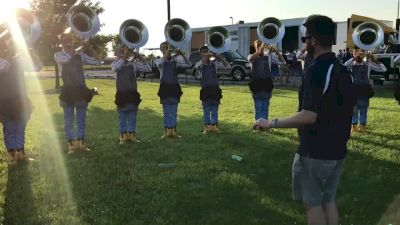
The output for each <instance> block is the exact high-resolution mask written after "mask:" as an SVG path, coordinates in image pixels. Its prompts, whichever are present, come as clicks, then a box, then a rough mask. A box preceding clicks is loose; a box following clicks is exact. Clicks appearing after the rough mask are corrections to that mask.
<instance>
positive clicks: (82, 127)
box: [54, 32, 101, 154]
mask: <svg viewBox="0 0 400 225" xmlns="http://www.w3.org/2000/svg"><path fill="white" fill-rule="evenodd" d="M60 40H61V44H62V51H59V52H56V53H55V54H54V60H55V61H56V62H57V63H58V65H59V68H60V73H61V77H62V80H63V86H62V87H61V93H60V97H59V98H60V105H61V107H62V108H63V111H64V129H65V134H66V138H67V141H68V154H73V153H75V152H76V151H77V150H78V151H89V150H90V149H88V148H87V147H86V143H85V137H86V111H87V107H88V104H89V102H91V100H92V98H93V93H92V91H91V90H90V89H89V88H88V87H87V86H86V82H85V75H84V73H83V64H93V65H100V64H101V61H98V60H95V59H93V58H91V57H89V56H88V55H86V54H85V53H83V52H76V51H75V49H73V46H72V33H70V32H65V33H62V34H61V35H60ZM75 112H76V120H77V132H76V133H74V118H75Z"/></svg>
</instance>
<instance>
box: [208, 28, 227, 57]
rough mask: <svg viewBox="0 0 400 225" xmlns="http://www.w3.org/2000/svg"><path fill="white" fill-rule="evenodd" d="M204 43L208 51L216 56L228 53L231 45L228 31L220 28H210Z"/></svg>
mask: <svg viewBox="0 0 400 225" xmlns="http://www.w3.org/2000/svg"><path fill="white" fill-rule="evenodd" d="M206 42H207V46H208V48H209V49H210V51H211V52H213V53H216V54H221V53H223V52H226V51H228V50H229V49H230V48H231V44H232V40H231V36H230V35H229V32H228V30H227V29H225V28H224V27H221V26H216V27H212V28H210V30H209V31H208V32H207V39H206Z"/></svg>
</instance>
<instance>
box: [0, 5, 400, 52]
mask: <svg viewBox="0 0 400 225" xmlns="http://www.w3.org/2000/svg"><path fill="white" fill-rule="evenodd" d="M1 1H6V0H1ZM27 1H29V0H13V1H9V0H7V2H8V3H7V4H11V2H27ZM93 1H96V0H93ZM170 1H171V18H182V19H184V20H186V21H187V22H188V23H189V25H190V26H191V27H192V28H195V27H206V26H207V27H208V26H216V25H229V24H231V22H232V20H231V17H232V18H233V23H237V22H238V21H239V20H243V21H244V22H245V23H247V22H259V21H261V20H262V19H264V18H266V17H276V18H278V19H290V18H301V17H307V16H309V15H311V14H323V15H327V16H329V17H331V18H332V19H333V20H335V21H346V20H347V18H348V17H350V16H351V14H360V15H363V16H368V17H372V18H375V19H380V20H390V21H395V19H396V16H397V2H398V0H199V1H194V0H170ZM13 4H14V3H13ZM100 4H101V6H102V7H103V8H104V9H105V11H104V13H102V14H100V15H99V18H100V21H101V23H103V24H104V26H103V27H102V29H101V31H100V34H117V33H119V27H120V25H121V24H122V23H123V21H125V20H127V19H137V20H140V21H142V22H143V23H144V24H145V25H146V26H147V28H148V30H149V40H148V42H147V44H146V45H145V46H144V48H154V47H158V46H159V43H161V42H162V41H164V40H165V38H164V26H165V24H166V22H167V0H100ZM20 5H23V4H20ZM2 8H3V9H4V7H2Z"/></svg>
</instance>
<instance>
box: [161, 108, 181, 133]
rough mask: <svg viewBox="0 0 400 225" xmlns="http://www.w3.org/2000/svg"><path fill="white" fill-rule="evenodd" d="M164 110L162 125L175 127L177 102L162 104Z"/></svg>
mask: <svg viewBox="0 0 400 225" xmlns="http://www.w3.org/2000/svg"><path fill="white" fill-rule="evenodd" d="M163 110H164V127H166V128H174V127H176V117H177V114H178V104H173V105H169V104H163Z"/></svg>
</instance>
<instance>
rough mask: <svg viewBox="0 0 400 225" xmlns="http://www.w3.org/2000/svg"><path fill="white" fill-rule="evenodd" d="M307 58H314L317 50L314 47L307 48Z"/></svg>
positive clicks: (308, 46)
mask: <svg viewBox="0 0 400 225" xmlns="http://www.w3.org/2000/svg"><path fill="white" fill-rule="evenodd" d="M306 51H307V56H309V57H311V58H314V53H315V48H314V46H312V45H307V46H306Z"/></svg>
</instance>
